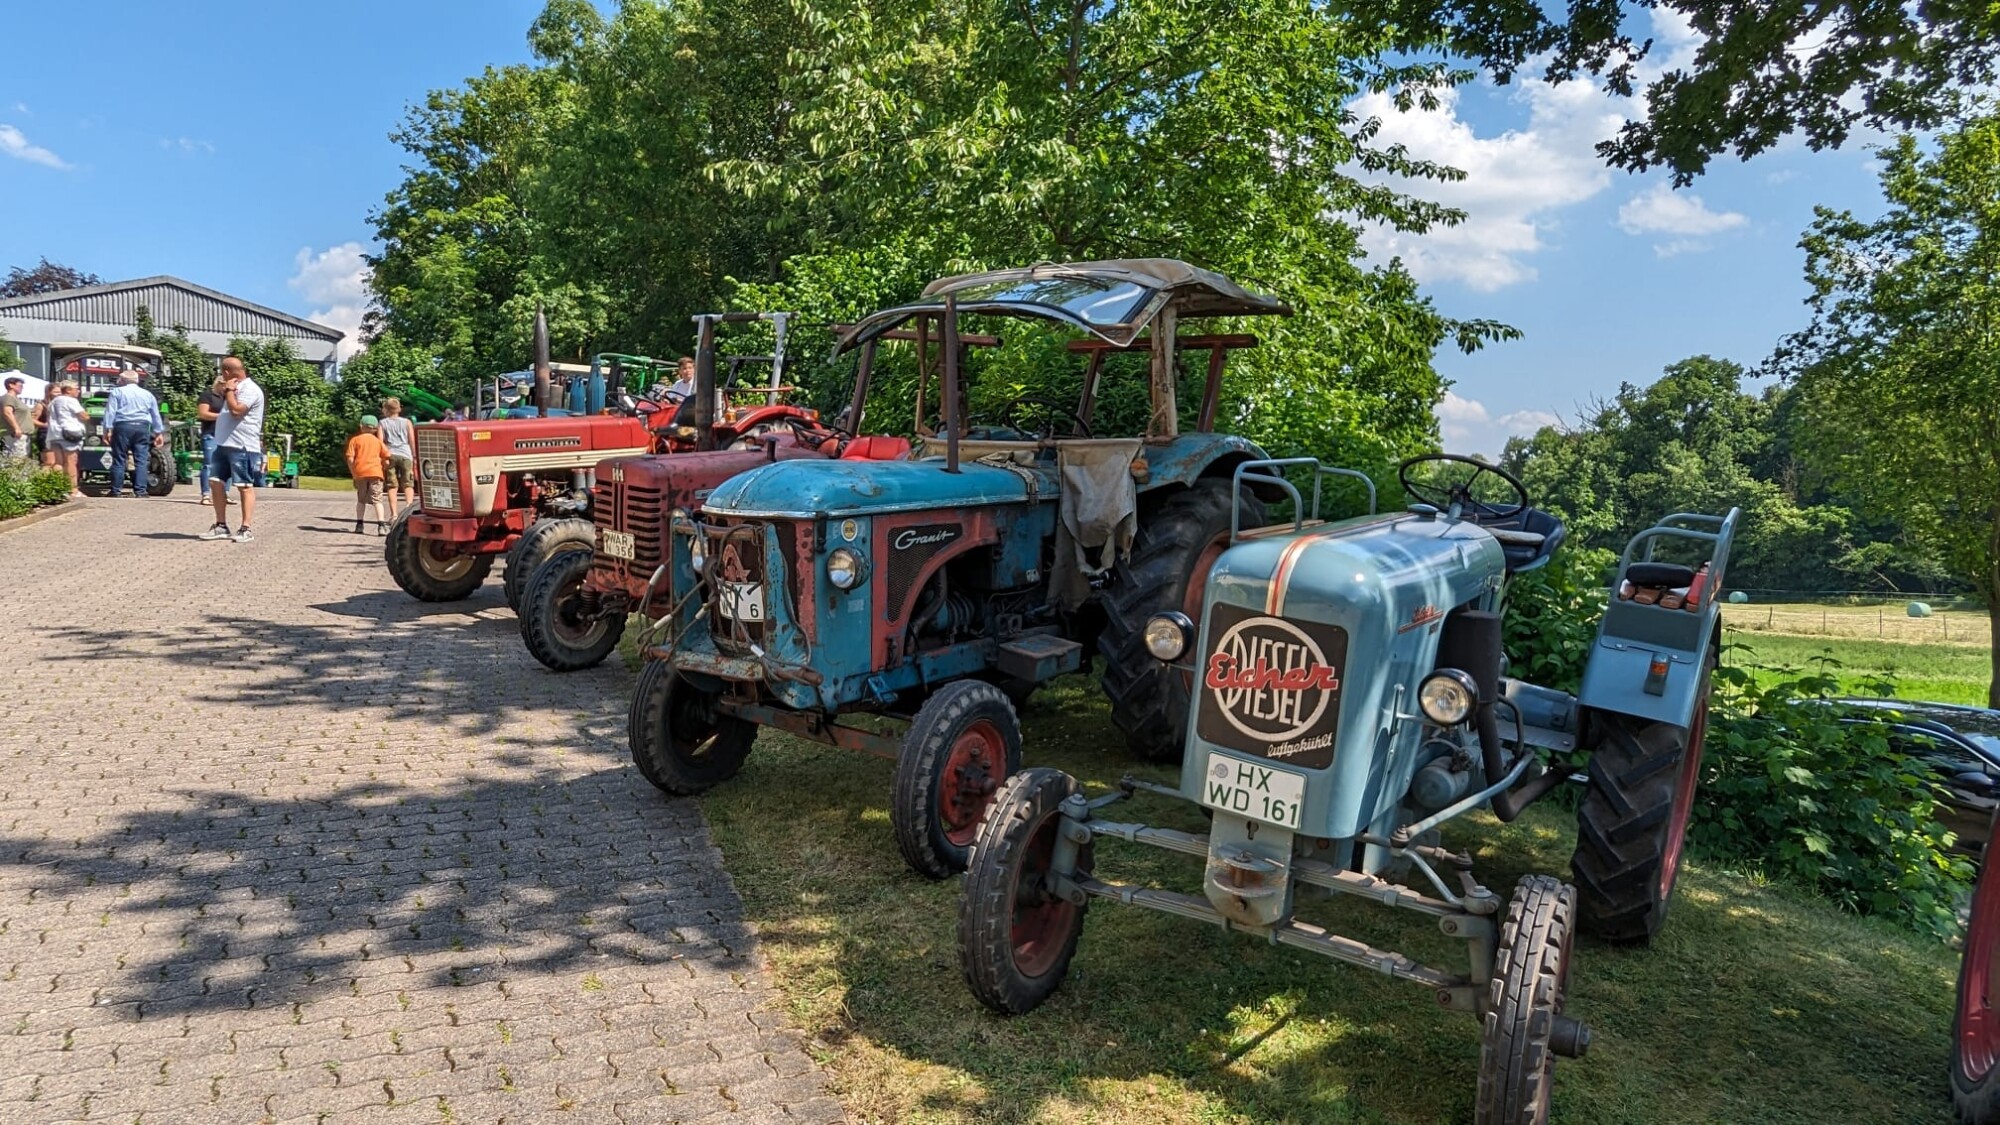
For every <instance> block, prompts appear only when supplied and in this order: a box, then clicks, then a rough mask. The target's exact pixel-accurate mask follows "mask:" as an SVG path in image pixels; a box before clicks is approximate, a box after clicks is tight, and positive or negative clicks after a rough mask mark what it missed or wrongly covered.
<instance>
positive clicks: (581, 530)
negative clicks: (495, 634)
mask: <svg viewBox="0 0 2000 1125" xmlns="http://www.w3.org/2000/svg"><path fill="white" fill-rule="evenodd" d="M596 546H597V525H596V524H593V523H591V522H590V521H589V520H580V519H574V518H564V519H553V520H536V521H535V522H534V523H531V524H529V525H528V530H526V531H524V532H522V533H521V537H520V538H519V539H517V540H515V541H514V545H513V546H512V547H509V548H507V558H506V564H507V565H506V569H505V570H503V571H501V573H500V588H501V589H502V590H503V591H505V592H506V594H507V608H508V609H511V610H513V611H514V612H515V613H519V612H521V603H522V602H523V601H524V600H525V599H526V597H527V594H528V580H529V579H531V578H533V577H534V576H535V572H536V571H538V570H540V569H541V568H542V564H543V563H545V562H547V561H549V560H550V559H552V558H554V557H555V556H557V555H559V554H562V553H563V552H564V551H589V550H592V549H594V548H595V547H596Z"/></svg>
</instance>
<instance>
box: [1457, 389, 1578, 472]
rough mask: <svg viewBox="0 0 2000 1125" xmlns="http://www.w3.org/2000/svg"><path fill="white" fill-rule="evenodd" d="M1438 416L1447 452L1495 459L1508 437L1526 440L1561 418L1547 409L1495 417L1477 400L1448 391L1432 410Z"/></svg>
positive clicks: (1508, 413) (1504, 446) (1521, 411)
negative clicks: (1481, 455) (1530, 435)
mask: <svg viewBox="0 0 2000 1125" xmlns="http://www.w3.org/2000/svg"><path fill="white" fill-rule="evenodd" d="M1432 412H1433V413H1434V414H1436V415H1437V420H1438V434H1439V436H1441V437H1442V438H1443V439H1444V448H1445V452H1447V453H1480V454H1485V455H1486V456H1488V457H1496V458H1497V457H1498V456H1499V455H1500V451H1501V450H1503V449H1505V448H1506V447H1507V439H1508V438H1510V437H1525V436H1526V435H1528V434H1532V433H1534V432H1535V431H1537V430H1539V429H1541V428H1542V427H1543V426H1558V425H1561V424H1562V419H1561V418H1560V417H1558V416H1557V415H1555V414H1553V413H1551V412H1550V411H1547V410H1510V411H1508V412H1507V413H1505V414H1502V415H1500V416H1499V417H1498V418H1495V417H1494V416H1493V412H1492V411H1490V410H1488V409H1487V408H1486V404H1485V403H1483V402H1480V401H1479V400H1478V399H1476V398H1461V397H1460V396H1458V395H1457V394H1454V393H1453V392H1451V391H1446V392H1445V393H1444V401H1442V402H1440V403H1438V404H1437V407H1436V408H1435V409H1434V410H1433V411H1432Z"/></svg>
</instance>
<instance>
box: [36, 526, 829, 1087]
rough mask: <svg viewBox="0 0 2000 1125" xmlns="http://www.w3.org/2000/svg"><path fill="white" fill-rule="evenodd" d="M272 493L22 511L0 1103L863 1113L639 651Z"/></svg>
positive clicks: (494, 583)
mask: <svg viewBox="0 0 2000 1125" xmlns="http://www.w3.org/2000/svg"><path fill="white" fill-rule="evenodd" d="M181 491H185V489H183V490H181ZM266 495H267V497H270V498H269V499H267V500H266V501H265V503H263V504H262V505H261V506H260V509H259V511H258V516H259V517H260V518H259V519H258V521H257V523H258V536H259V538H258V540H257V541H256V542H254V543H248V544H236V543H228V542H220V543H208V542H201V541H198V540H196V539H195V538H194V535H195V534H196V533H198V532H199V531H201V530H202V528H203V527H204V526H205V525H206V524H207V522H208V520H207V519H206V518H205V512H204V510H203V509H200V508H197V507H196V506H195V505H193V504H191V503H184V502H181V501H180V500H179V499H178V497H176V498H175V499H173V500H167V501H136V500H122V501H113V500H98V501H91V502H88V503H86V504H84V505H82V506H81V508H80V510H78V511H76V512H74V513H72V514H66V515H63V516H61V517H58V518H56V519H52V520H48V521H45V522H43V523H39V524H36V525H34V526H31V527H25V528H20V529H16V530H8V531H0V572H4V573H5V575H6V576H7V579H8V581H9V583H10V585H11V586H12V590H11V592H10V594H9V596H8V597H7V599H6V601H5V603H4V604H5V605H6V607H7V612H6V613H5V614H4V615H0V652H4V653H5V654H6V665H5V675H6V681H7V685H8V687H7V691H6V695H7V697H8V701H7V703H6V705H5V706H4V708H0V1121H5V1122H10V1123H11V1122H43V1121H48V1122H57V1121H72V1120H91V1121H98V1120H105V1121H122V1122H133V1121H139V1122H144V1123H152V1122H162V1123H180V1122H231V1123H233V1122H262V1121H307V1122H375V1121H389V1122H398V1121H445V1122H477V1121H486V1122H491V1121H508V1122H528V1121H537V1122H539V1121H562V1122H568V1121H606V1122H633V1123H637V1122H676V1121H680V1122H695V1121H729V1122H763V1121H785V1122H793V1121H799V1122H826V1121H836V1120H839V1119H840V1118H841V1111H840V1109H839V1107H838V1105H837V1104H835V1103H834V1102H832V1101H830V1100H829V1099H828V1098H827V1097H826V1095H825V1093H824V1089H823V1086H822V1083H821V1080H820V1076H819V1074H818V1072H817V1070H816V1069H815V1067H814V1065H813V1063H812V1062H811V1060H810V1059H809V1058H808V1057H807V1056H806V1054H805V1052H804V1050H803V1049H802V1048H801V1046H800V1044H799V1041H798V1039H797V1038H796V1037H795V1036H794V1035H792V1034H791V1033H789V1032H787V1031H786V1030H784V1029H783V1027H782V1026H781V1021H780V1020H779V1019H778V1018H777V1017H776V1016H775V1015H774V1012H773V1005H772V998H773V994H772V993H771V990H770V986H769V984H768V982H767V980H766V977H765V974H764V972H763V970H762V968H761V962H760V960H759V958H758V956H757V953H756V947H755V943H754V940H753V938H752V935H751V933H750V931H749V929H748V928H747V926H746V924H745V923H744V922H743V920H742V918H741V915H740V912H739V904H738V901H737V898H736V894H735V891H734V889H733V887H732V886H731V884H730V882H729V877H728V875H727V874H725V873H724V871H723V870H722V866H721V860H720V856H719V855H718V853H717V852H716V849H715V847H714V846H713V845H712V844H711V843H710V842H709V838H708V830H707V826H706V824H705V822H704V821H703V819H702V814H701V811H700V809H699V807H698V806H696V805H694V804H692V803H689V802H686V801H669V800H666V799H664V798H663V797H661V796H660V795H659V794H658V793H657V792H655V791H654V790H653V789H652V788H651V787H650V786H649V785H647V784H646V782H645V781H643V780H642V779H641V778H640V777H639V776H638V774H637V773H635V772H634V771H633V770H632V769H630V768H629V766H628V764H627V761H626V758H625V755H624V751H623V740H624V729H625V722H624V708H625V698H626V694H627V690H628V689H629V687H630V684H631V676H630V675H629V674H628V673H627V672H625V671H624V670H623V669H622V668H620V667H617V666H616V665H615V661H614V662H613V664H611V665H607V666H605V667H601V668H597V669H593V670H591V671H588V672H581V673H576V674H573V675H569V676H557V675H554V674H551V673H548V672H545V671H543V670H542V668H541V667H540V666H539V665H537V664H535V663H534V661H533V660H532V659H531V658H530V657H529V656H528V655H527V653H526V652H525V651H524V650H523V649H522V647H521V643H520V639H519V636H518V634H517V633H516V629H515V623H514V618H513V616H512V615H511V614H510V613H508V612H507V609H506V607H505V604H504V602H503V601H502V600H501V596H500V589H499V583H498V581H497V577H496V579H495V580H491V581H489V582H488V583H487V585H486V587H485V588H484V589H482V590H481V591H480V592H479V593H478V594H477V595H476V596H475V597H474V598H473V599H471V600H470V601H467V602H463V603H459V604H457V605H449V606H431V605H423V604H420V603H418V602H415V601H413V600H411V599H410V598H408V597H406V596H405V595H404V594H403V593H402V592H401V591H399V590H397V589H396V588H395V587H394V586H393V585H392V584H391V582H390V580H389V577H388V574H387V572H386V570H385V569H384V567H383V565H382V560H381V540H380V539H377V538H375V537H373V536H369V537H367V538H363V537H360V536H356V535H353V534H351V533H350V532H349V531H348V528H349V526H351V525H350V524H349V523H348V522H347V520H346V519H343V518H341V517H342V514H343V513H351V512H352V506H351V503H350V502H349V501H347V500H346V499H345V498H338V499H333V498H320V497H316V496H314V495H312V494H303V495H297V496H282V497H280V496H270V494H268V493H267V494H266ZM348 518H349V519H351V515H349V516H348ZM53 622H63V623H64V624H61V625H56V624H52V623H53Z"/></svg>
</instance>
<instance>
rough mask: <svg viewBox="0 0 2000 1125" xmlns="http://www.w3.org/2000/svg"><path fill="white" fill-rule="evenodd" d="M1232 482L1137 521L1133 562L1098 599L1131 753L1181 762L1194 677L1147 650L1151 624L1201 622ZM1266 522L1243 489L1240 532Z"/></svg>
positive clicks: (1180, 497)
mask: <svg viewBox="0 0 2000 1125" xmlns="http://www.w3.org/2000/svg"><path fill="white" fill-rule="evenodd" d="M1229 511H1230V503H1229V482H1228V481H1225V480H1216V479H1208V480H1198V481H1196V482H1195V483H1194V486H1193V487H1192V488H1189V489H1188V490H1186V491H1185V492H1181V493H1178V494H1176V495H1174V496H1172V497H1170V498H1168V500H1167V501H1166V502H1165V503H1164V504H1161V505H1160V506H1159V508H1158V509H1156V510H1155V511H1154V512H1153V513H1152V515H1150V516H1147V517H1144V518H1142V519H1141V520H1140V521H1139V531H1138V534H1137V535H1136V536H1135V537H1134V539H1133V541H1132V556H1131V557H1130V558H1128V559H1126V560H1125V561H1124V562H1121V563H1119V564H1118V565H1117V566H1116V567H1115V568H1114V569H1113V571H1112V576H1111V581H1110V583H1109V584H1108V585H1107V586H1106V587H1105V590H1104V594H1103V596H1102V597H1101V599H1100V601H1101V603H1102V605H1103V606H1104V612H1105V623H1104V631H1103V632H1102V633H1100V634H1099V635H1098V638H1097V651H1098V652H1099V653H1101V654H1102V655H1103V657H1104V680H1103V683H1104V694H1105V695H1106V696H1108V697H1110V700H1111V719H1112V721H1113V722H1114V723H1116V724H1117V725H1118V727H1119V729H1120V730H1123V731H1124V732H1125V744H1126V746H1128V747H1130V748H1131V750H1132V752H1133V753H1134V754H1137V755H1138V756H1139V757H1141V758H1144V759H1146V760H1147V761H1152V762H1178V761H1180V759H1181V751H1182V748H1183V747H1184V745H1185V743H1186V739H1187V716H1188V694H1189V692H1190V690H1191V689H1192V687H1193V683H1192V680H1191V678H1190V677H1189V675H1188V674H1187V673H1186V672H1183V671H1181V670H1180V669H1177V668H1173V667H1170V666H1168V665H1166V664H1162V663H1161V662H1160V661H1159V660H1158V659H1157V658H1155V657H1154V656H1153V654H1152V653H1150V652H1148V651H1146V640H1145V636H1144V633H1145V628H1146V620H1147V619H1148V618H1150V617H1152V616H1153V615H1154V614H1156V613H1166V612H1168V611H1170V610H1178V611H1179V612H1181V613H1185V614H1187V616H1188V620H1190V621H1193V622H1195V623H1196V624H1200V622H1201V604H1202V598H1203V596H1204V595H1205V594H1206V593H1207V590H1208V571H1209V568H1210V567H1212V566H1214V565H1215V560H1216V559H1217V558H1218V557H1219V556H1220V555H1221V554H1222V552H1223V551H1224V550H1225V549H1227V548H1228V546H1229ZM1263 523H1264V505H1263V502H1262V501H1260V500H1258V499H1257V498H1256V497H1255V496H1254V495H1252V494H1251V493H1250V491H1249V490H1248V489H1245V490H1244V491H1243V526H1244V527H1259V526H1262V524H1263Z"/></svg>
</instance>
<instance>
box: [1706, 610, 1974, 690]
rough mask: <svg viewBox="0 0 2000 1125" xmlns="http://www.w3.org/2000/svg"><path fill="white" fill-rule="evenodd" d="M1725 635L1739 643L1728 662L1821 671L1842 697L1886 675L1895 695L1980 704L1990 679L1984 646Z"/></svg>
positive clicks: (1766, 675) (1766, 674)
mask: <svg viewBox="0 0 2000 1125" xmlns="http://www.w3.org/2000/svg"><path fill="white" fill-rule="evenodd" d="M1723 639H1724V640H1725V641H1726V642H1728V643H1730V644H1733V645H1740V646H1742V647H1741V648H1739V649H1735V650H1732V651H1730V652H1728V653H1726V654H1725V655H1724V657H1723V659H1724V660H1726V661H1728V662H1730V663H1734V664H1757V665H1764V666H1769V667H1772V668H1778V669H1784V668H1791V669H1797V670H1798V672H1800V673H1819V672H1822V671H1824V672H1826V673H1827V674H1829V675H1832V676H1833V677H1834V678H1835V679H1837V680H1839V681H1840V691H1841V693H1842V694H1845V695H1877V694H1880V692H1878V691H1877V690H1876V689H1875V687H1874V686H1872V685H1873V684H1875V683H1876V682H1877V681H1880V680H1883V679H1885V678H1887V679H1891V680H1892V681H1893V683H1894V685H1895V692H1894V694H1895V695H1897V696H1899V697H1901V698H1904V699H1923V700H1929V701H1931V702H1934V703H1968V704H1972V705H1975V706H1980V707H1983V706H1985V705H1986V686H1987V684H1988V682H1989V681H1991V679H1992V677H1993V665H1992V659H1991V650H1989V649H1987V648H1985V647H1984V646H1980V647H1974V646H1972V645H1960V644H1949V645H1945V644H1901V643H1897V642H1895V641H1876V640H1865V639H1859V638H1849V637H1798V636H1787V635H1784V634H1778V633H1762V632H1753V631H1751V630H1747V629H1738V628H1733V627H1732V628H1728V629H1727V630H1726V631H1725V632H1724V634H1723ZM1828 660H1831V661H1834V662H1837V664H1829V663H1827V661H1828ZM1787 675H1788V674H1787V673H1784V672H1781V671H1760V672H1759V673H1758V676H1759V677H1760V678H1761V679H1765V680H1775V679H1779V678H1781V677H1785V676H1787Z"/></svg>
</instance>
